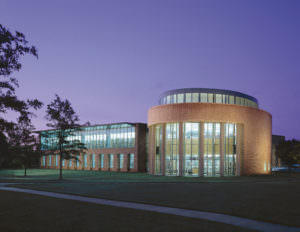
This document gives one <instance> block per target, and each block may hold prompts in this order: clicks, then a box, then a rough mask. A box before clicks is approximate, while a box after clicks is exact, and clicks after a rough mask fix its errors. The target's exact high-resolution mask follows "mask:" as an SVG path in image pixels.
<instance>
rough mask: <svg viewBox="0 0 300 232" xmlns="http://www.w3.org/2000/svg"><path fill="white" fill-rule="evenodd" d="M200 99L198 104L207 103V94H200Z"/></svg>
mask: <svg viewBox="0 0 300 232" xmlns="http://www.w3.org/2000/svg"><path fill="white" fill-rule="evenodd" d="M200 98H201V99H200V102H204V103H205V102H207V93H201V94H200Z"/></svg>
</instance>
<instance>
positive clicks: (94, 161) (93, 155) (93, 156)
mask: <svg viewBox="0 0 300 232" xmlns="http://www.w3.org/2000/svg"><path fill="white" fill-rule="evenodd" d="M95 167H96V158H95V154H92V168H95Z"/></svg>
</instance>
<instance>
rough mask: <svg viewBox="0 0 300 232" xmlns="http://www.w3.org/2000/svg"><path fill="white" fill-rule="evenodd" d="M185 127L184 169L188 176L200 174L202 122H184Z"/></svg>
mask: <svg viewBox="0 0 300 232" xmlns="http://www.w3.org/2000/svg"><path fill="white" fill-rule="evenodd" d="M183 125H184V127H183V128H184V129H183V133H184V136H183V138H184V142H183V143H184V150H183V156H184V165H183V167H184V171H183V174H184V175H186V176H198V171H199V141H200V140H199V138H200V123H190V122H186V123H184V124H183Z"/></svg>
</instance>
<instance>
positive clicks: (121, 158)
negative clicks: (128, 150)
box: [119, 154, 124, 169]
mask: <svg viewBox="0 0 300 232" xmlns="http://www.w3.org/2000/svg"><path fill="white" fill-rule="evenodd" d="M119 161H120V163H119V165H120V166H119V168H120V169H122V168H123V164H124V155H123V154H120V160H119Z"/></svg>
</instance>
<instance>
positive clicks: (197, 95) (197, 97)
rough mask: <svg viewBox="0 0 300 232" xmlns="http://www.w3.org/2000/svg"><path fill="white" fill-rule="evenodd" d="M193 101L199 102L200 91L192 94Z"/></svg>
mask: <svg viewBox="0 0 300 232" xmlns="http://www.w3.org/2000/svg"><path fill="white" fill-rule="evenodd" d="M192 102H199V93H193V94H192Z"/></svg>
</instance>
